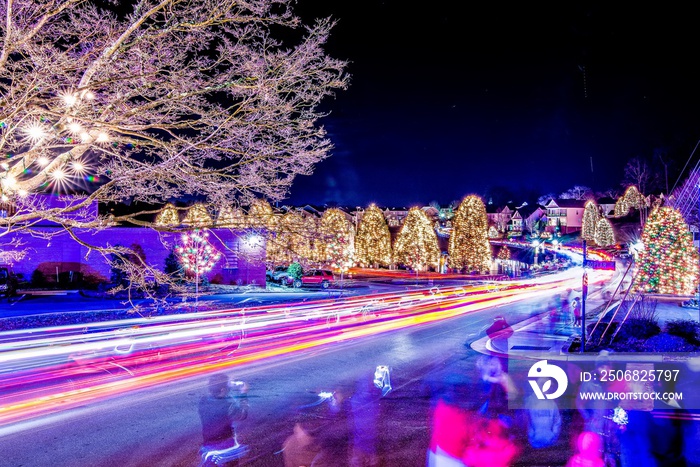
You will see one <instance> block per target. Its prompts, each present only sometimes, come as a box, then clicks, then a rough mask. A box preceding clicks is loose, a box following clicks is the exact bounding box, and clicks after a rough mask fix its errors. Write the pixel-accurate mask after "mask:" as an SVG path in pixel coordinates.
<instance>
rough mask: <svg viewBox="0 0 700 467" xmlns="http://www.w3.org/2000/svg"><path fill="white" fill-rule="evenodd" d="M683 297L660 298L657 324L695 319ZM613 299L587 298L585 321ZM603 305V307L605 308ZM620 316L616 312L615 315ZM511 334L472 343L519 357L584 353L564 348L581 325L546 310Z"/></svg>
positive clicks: (576, 356)
mask: <svg viewBox="0 0 700 467" xmlns="http://www.w3.org/2000/svg"><path fill="white" fill-rule="evenodd" d="M685 300H686V299H661V298H660V299H659V301H658V304H657V308H656V309H657V317H658V321H659V325H660V326H662V327H663V325H664V323H666V322H667V321H671V320H676V319H688V320H695V321H697V320H698V310H697V308H695V309H693V308H684V307H681V306H679V304H680V303H681V302H682V301H685ZM619 303H620V301H619V300H615V301H613V302H612V303H611V305H610V306H609V307H607V308H606V305H607V301H605V300H602V299H597V300H587V301H586V324H587V325H588V324H590V323H595V322H597V321H598V318H599V317H600V316H601V315H602V314H606V313H609V312H612V310H614V309H615V307H617V306H618V305H619ZM604 308H606V309H604ZM619 318H621V317H619V316H618V319H619ZM511 327H512V329H513V335H512V336H511V337H510V338H509V339H503V338H496V339H491V338H489V337H482V338H481V339H479V340H477V341H475V342H473V343H472V344H471V347H472V348H473V349H474V350H476V351H477V352H481V353H484V354H490V355H496V356H506V355H508V356H511V357H515V358H520V359H536V360H539V359H542V358H543V357H546V358H550V359H552V360H580V359H582V358H590V356H588V357H584V356H583V355H581V354H578V353H569V352H568V351H567V349H568V347H569V344H570V342H571V340H573V339H574V338H575V337H580V335H581V327H580V326H576V327H574V326H573V325H572V324H571V323H569V322H555V323H552V322H551V319H550V315H549V313H542V314H539V315H536V316H533V317H531V318H529V319H526V320H524V321H521V322H519V323H516V324H513V325H511ZM661 358H662V356H661V355H660V354H649V355H648V359H649V360H660V359H661Z"/></svg>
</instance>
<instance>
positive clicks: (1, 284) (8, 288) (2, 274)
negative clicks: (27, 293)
mask: <svg viewBox="0 0 700 467" xmlns="http://www.w3.org/2000/svg"><path fill="white" fill-rule="evenodd" d="M16 293H17V276H15V275H14V273H13V272H12V270H11V269H10V268H9V267H7V266H0V296H5V297H7V298H10V297H12V296H14V295H15V294H16Z"/></svg>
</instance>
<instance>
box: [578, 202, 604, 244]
mask: <svg viewBox="0 0 700 467" xmlns="http://www.w3.org/2000/svg"><path fill="white" fill-rule="evenodd" d="M598 219H600V215H599V214H598V206H596V204H595V203H594V202H593V201H588V202H587V203H586V206H585V207H584V210H583V223H582V227H581V238H582V239H583V240H588V241H589V242H591V241H594V239H595V232H596V226H597V225H598Z"/></svg>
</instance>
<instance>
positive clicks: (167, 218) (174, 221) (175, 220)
mask: <svg viewBox="0 0 700 467" xmlns="http://www.w3.org/2000/svg"><path fill="white" fill-rule="evenodd" d="M156 225H157V226H159V227H174V226H176V225H180V216H179V215H178V213H177V209H176V208H175V206H173V205H172V204H170V203H168V204H166V205H165V207H164V208H163V209H162V210H161V211H160V214H158V216H157V217H156Z"/></svg>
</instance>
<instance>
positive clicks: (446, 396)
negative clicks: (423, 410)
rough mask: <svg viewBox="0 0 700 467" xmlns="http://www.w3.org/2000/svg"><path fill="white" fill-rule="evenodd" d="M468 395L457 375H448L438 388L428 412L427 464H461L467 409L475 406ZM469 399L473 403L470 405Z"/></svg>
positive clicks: (468, 419)
mask: <svg viewBox="0 0 700 467" xmlns="http://www.w3.org/2000/svg"><path fill="white" fill-rule="evenodd" d="M470 396H471V394H470V391H469V388H468V387H467V385H466V383H465V382H464V381H463V380H462V378H461V377H460V376H459V375H448V377H447V378H446V379H445V382H444V384H443V385H442V387H441V388H439V390H438V393H437V397H436V398H435V401H434V402H433V407H432V411H431V421H430V423H431V432H430V445H429V447H428V452H427V459H426V466H427V467H465V464H464V462H463V461H462V457H463V455H464V450H465V448H466V446H467V443H468V440H469V426H470V424H471V418H472V416H471V415H470V409H472V411H473V409H475V408H477V407H478V406H479V403H478V400H477V399H473V400H472V399H471V397H470ZM470 401H472V402H473V401H476V402H474V403H473V405H472V406H470V405H469V403H470Z"/></svg>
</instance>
